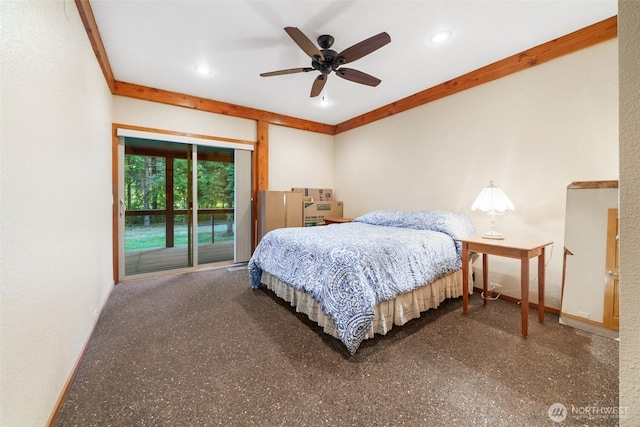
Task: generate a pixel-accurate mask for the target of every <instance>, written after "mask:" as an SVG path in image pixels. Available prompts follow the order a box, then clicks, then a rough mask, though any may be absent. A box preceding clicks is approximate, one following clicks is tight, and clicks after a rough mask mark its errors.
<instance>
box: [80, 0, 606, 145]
mask: <svg viewBox="0 0 640 427" xmlns="http://www.w3.org/2000/svg"><path fill="white" fill-rule="evenodd" d="M76 6H77V7H78V11H79V12H80V17H81V19H82V22H83V24H84V27H85V30H86V31H87V35H88V36H89V40H90V41H91V46H92V47H93V51H94V52H95V54H96V57H97V58H98V63H99V64H100V67H101V68H102V72H103V74H104V76H105V79H106V81H107V84H108V85H109V88H110V90H111V93H112V94H114V95H121V96H127V97H131V98H137V99H142V100H147V101H153V102H160V103H164V104H168V105H174V106H178V107H185V108H193V109H196V110H201V111H206V112H209V113H216V114H223V115H228V116H233V117H240V118H245V119H250V120H256V121H258V122H266V123H269V124H275V125H280V126H287V127H291V128H295V129H301V130H307V131H312V132H319V133H325V134H329V135H337V134H339V133H342V132H346V131H348V130H351V129H354V128H357V127H359V126H363V125H366V124H368V123H372V122H374V121H377V120H380V119H383V118H385V117H389V116H392V115H394V114H398V113H401V112H403V111H407V110H409V109H411V108H415V107H418V106H421V105H424V104H427V103H429V102H432V101H435V100H438V99H441V98H444V97H447V96H449V95H453V94H456V93H458V92H462V91H464V90H467V89H471V88H473V87H475V86H479V85H481V84H484V83H488V82H491V81H493V80H496V79H499V78H501V77H505V76H507V75H509V74H513V73H517V72H518V71H522V70H525V69H527V68H530V67H533V66H536V65H539V64H542V63H544V62H547V61H550V60H552V59H555V58H559V57H561V56H564V55H567V54H569V53H573V52H576V51H578V50H581V49H584V48H587V47H590V46H593V45H596V44H598V43H601V42H604V41H607V40H611V39H613V38H615V37H617V36H618V17H617V16H612V17H611V18H608V19H605V20H603V21H600V22H598V23H595V24H593V25H590V26H588V27H585V28H583V29H581V30H577V31H574V32H573V33H570V34H567V35H565V36H562V37H559V38H557V39H555V40H551V41H549V42H547V43H543V44H541V45H538V46H536V47H533V48H531V49H528V50H525V51H524V52H521V53H518V54H516V55H512V56H510V57H508V58H505V59H502V60H500V61H497V62H494V63H493V64H489V65H487V66H485V67H482V68H479V69H477V70H475V71H471V72H469V73H467V74H464V75H462V76H460V77H457V78H455V79H452V80H449V81H447V82H444V83H442V84H439V85H437V86H434V87H431V88H429V89H425V90H423V91H421V92H418V93H416V94H414V95H411V96H409V97H406V98H403V99H401V100H399V101H395V102H392V103H391V104H387V105H385V106H383V107H380V108H377V109H375V110H372V111H370V112H368V113H365V114H362V115H360V116H357V117H354V118H352V119H350V120H347V121H345V122H342V123H340V124H338V125H328V124H324V123H318V122H312V121H309V120H304V119H299V118H296V117H291V116H285V115H282V114H276V113H272V112H269V111H264V110H257V109H254V108H249V107H243V106H239V105H234V104H229V103H226V102H221V101H214V100H211V99H205V98H199V97H196V96H190V95H184V94H180V93H176V92H169V91H165V90H162V89H155V88H150V87H146V86H140V85H136V84H132V83H125V82H120V81H117V80H115V77H114V75H113V72H112V70H111V66H110V65H109V59H108V57H107V53H106V50H105V49H104V45H103V44H102V39H101V38H100V33H99V32H98V26H97V24H96V22H95V17H94V16H93V11H92V10H91V5H90V4H89V0H76Z"/></svg>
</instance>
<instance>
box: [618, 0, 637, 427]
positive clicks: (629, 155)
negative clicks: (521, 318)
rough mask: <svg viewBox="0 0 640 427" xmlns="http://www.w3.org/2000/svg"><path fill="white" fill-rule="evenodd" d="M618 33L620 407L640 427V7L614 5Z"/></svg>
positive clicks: (628, 0) (629, 421) (625, 423)
mask: <svg viewBox="0 0 640 427" xmlns="http://www.w3.org/2000/svg"><path fill="white" fill-rule="evenodd" d="M618 9H619V18H618V19H619V20H618V27H619V33H620V236H621V237H620V406H622V407H625V408H628V414H627V417H626V418H624V419H623V420H622V422H621V423H620V425H622V426H625V427H626V426H628V427H632V426H637V425H640V357H639V356H638V355H640V310H638V305H639V304H640V286H638V284H640V261H639V260H640V244H639V243H638V242H640V226H639V223H640V168H639V167H638V165H640V92H639V91H638V88H640V26H639V25H638V22H640V2H637V1H635V0H633V1H632V0H625V1H620V2H619V3H618Z"/></svg>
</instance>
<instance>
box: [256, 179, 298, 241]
mask: <svg viewBox="0 0 640 427" xmlns="http://www.w3.org/2000/svg"><path fill="white" fill-rule="evenodd" d="M302 209H303V204H302V193H301V192H298V191H259V192H258V242H259V241H260V240H262V236H264V235H265V234H267V233H268V232H269V231H271V230H275V229H276V228H284V227H302Z"/></svg>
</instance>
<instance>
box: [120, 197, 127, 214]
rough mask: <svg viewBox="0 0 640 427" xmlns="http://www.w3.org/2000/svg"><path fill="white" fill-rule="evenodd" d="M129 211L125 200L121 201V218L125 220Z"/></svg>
mask: <svg viewBox="0 0 640 427" xmlns="http://www.w3.org/2000/svg"><path fill="white" fill-rule="evenodd" d="M126 210H127V206H126V205H125V204H124V200H123V199H120V218H124V213H125V211H126Z"/></svg>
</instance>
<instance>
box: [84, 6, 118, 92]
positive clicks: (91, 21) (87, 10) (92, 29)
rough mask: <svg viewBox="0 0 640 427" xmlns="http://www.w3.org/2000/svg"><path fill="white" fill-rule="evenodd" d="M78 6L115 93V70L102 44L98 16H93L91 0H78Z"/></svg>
mask: <svg viewBox="0 0 640 427" xmlns="http://www.w3.org/2000/svg"><path fill="white" fill-rule="evenodd" d="M76 7H77V8H78V12H79V13H80V19H81V20H82V24H83V25H84V29H85V31H86V32H87V35H88V36H89V41H90V42H91V47H92V48H93V52H94V53H95V54H96V58H98V64H100V68H101V69H102V74H104V79H105V80H106V81H107V85H108V86H109V90H111V93H113V88H114V86H115V82H116V79H115V78H114V77H113V71H112V70H111V64H109V58H108V57H107V51H106V50H105V48H104V44H102V38H101V37H100V32H99V31H98V25H97V24H96V18H95V16H93V9H91V5H90V4H89V0H76Z"/></svg>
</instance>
